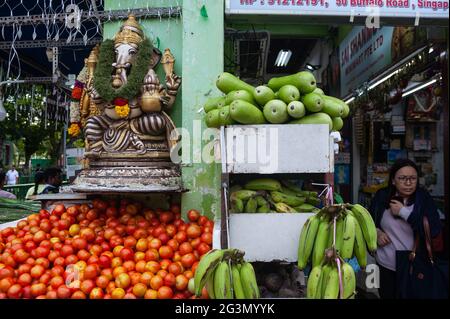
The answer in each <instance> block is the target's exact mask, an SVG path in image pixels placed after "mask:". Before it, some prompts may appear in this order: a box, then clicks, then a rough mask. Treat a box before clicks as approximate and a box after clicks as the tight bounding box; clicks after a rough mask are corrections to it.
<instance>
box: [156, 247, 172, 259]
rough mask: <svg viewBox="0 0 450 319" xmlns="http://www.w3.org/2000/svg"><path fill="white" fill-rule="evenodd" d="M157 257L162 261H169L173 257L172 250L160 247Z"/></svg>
mask: <svg viewBox="0 0 450 319" xmlns="http://www.w3.org/2000/svg"><path fill="white" fill-rule="evenodd" d="M159 256H160V257H161V258H163V259H170V258H172V257H173V249H172V247H170V246H161V247H160V248H159Z"/></svg>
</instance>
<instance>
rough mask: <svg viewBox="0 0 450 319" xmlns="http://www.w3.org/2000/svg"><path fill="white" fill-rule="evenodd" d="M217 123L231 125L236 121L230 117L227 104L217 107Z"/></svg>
mask: <svg viewBox="0 0 450 319" xmlns="http://www.w3.org/2000/svg"><path fill="white" fill-rule="evenodd" d="M219 123H220V125H232V124H234V123H236V121H234V120H233V119H232V118H231V114H230V106H229V105H225V106H224V107H221V108H220V109H219Z"/></svg>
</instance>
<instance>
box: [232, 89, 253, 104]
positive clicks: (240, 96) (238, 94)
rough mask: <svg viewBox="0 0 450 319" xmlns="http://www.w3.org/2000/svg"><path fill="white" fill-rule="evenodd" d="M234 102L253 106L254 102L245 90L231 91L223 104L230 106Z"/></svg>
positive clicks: (250, 94) (251, 95)
mask: <svg viewBox="0 0 450 319" xmlns="http://www.w3.org/2000/svg"><path fill="white" fill-rule="evenodd" d="M236 100H242V101H247V102H249V103H251V104H255V100H254V99H253V94H252V93H250V92H248V91H246V90H236V91H231V92H230V93H228V94H227V96H226V97H225V103H226V104H227V105H228V104H231V103H232V102H233V101H236Z"/></svg>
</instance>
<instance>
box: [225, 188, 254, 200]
mask: <svg viewBox="0 0 450 319" xmlns="http://www.w3.org/2000/svg"><path fill="white" fill-rule="evenodd" d="M246 188H247V187H246ZM257 194H258V193H257V192H255V191H254V190H248V189H242V190H239V191H236V192H233V193H231V196H230V198H239V199H240V200H248V199H250V198H251V197H255V196H256V195H257Z"/></svg>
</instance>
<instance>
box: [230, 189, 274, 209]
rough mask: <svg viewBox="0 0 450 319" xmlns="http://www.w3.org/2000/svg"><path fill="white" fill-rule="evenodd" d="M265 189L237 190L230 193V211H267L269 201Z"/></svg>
mask: <svg viewBox="0 0 450 319" xmlns="http://www.w3.org/2000/svg"><path fill="white" fill-rule="evenodd" d="M265 197H266V192H265V191H253V190H245V189H242V190H238V191H234V192H232V193H231V196H230V206H231V209H230V211H231V212H232V213H269V212H270V203H269V202H268V201H267V200H266V198H265Z"/></svg>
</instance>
